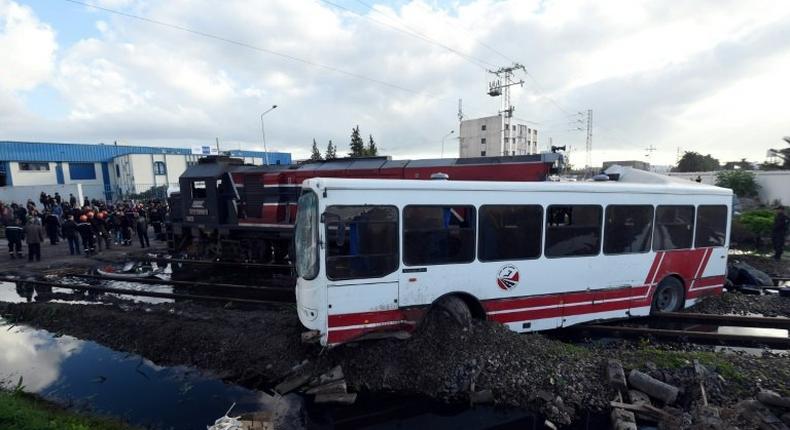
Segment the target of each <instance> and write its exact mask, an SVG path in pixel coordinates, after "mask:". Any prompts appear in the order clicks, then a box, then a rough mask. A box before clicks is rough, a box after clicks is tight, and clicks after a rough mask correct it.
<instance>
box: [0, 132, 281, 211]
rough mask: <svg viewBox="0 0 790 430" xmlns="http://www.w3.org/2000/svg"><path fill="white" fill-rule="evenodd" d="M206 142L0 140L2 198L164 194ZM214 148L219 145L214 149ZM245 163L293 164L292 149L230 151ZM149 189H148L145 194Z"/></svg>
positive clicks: (115, 197)
mask: <svg viewBox="0 0 790 430" xmlns="http://www.w3.org/2000/svg"><path fill="white" fill-rule="evenodd" d="M207 148H208V147H198V150H195V149H193V148H166V147H150V146H127V145H104V144H71V143H41V142H12V141H0V201H4V202H12V201H15V202H18V203H23V202H25V201H27V200H28V199H31V200H33V201H34V202H37V201H38V195H39V193H41V192H42V191H43V192H45V193H47V194H51V195H54V193H55V192H58V193H59V194H60V195H61V196H62V197H64V198H68V195H69V194H74V195H75V196H76V197H77V198H78V199H79V200H80V201H82V200H83V199H84V198H85V197H87V198H89V199H99V200H108V201H113V200H118V199H124V198H128V197H135V196H141V195H142V196H143V197H149V196H150V195H154V194H155V196H157V197H162V196H164V195H165V194H166V192H167V190H168V188H173V187H177V186H178V177H179V176H181V174H182V173H184V170H186V168H187V167H188V166H190V165H192V164H195V163H197V160H198V159H199V158H200V157H202V156H204V155H203V154H211V153H212V151H210V150H208V149H207ZM213 153H214V154H216V151H213ZM227 155H230V156H232V157H236V158H241V159H243V160H244V162H245V163H247V164H254V165H261V164H264V162H265V161H264V160H266V159H267V158H268V161H269V163H270V164H290V163H291V154H289V153H282V152H270V153H268V156H267V154H266V153H264V152H259V151H242V150H232V151H228V152H227ZM146 193H147V194H146Z"/></svg>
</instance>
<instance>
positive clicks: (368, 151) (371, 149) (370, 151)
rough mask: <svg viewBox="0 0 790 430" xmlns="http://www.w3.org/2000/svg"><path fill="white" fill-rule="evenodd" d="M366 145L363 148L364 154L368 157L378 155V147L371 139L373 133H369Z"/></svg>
mask: <svg viewBox="0 0 790 430" xmlns="http://www.w3.org/2000/svg"><path fill="white" fill-rule="evenodd" d="M369 136H370V137H369V140H368V147H367V148H365V155H367V156H368V157H375V156H376V155H379V149H378V148H377V147H376V142H374V141H373V135H372V134H371V135H369Z"/></svg>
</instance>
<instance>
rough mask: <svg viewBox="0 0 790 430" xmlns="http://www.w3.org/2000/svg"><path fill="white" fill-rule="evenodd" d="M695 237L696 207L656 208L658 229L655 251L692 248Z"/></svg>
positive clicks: (656, 228) (655, 234) (655, 235)
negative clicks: (692, 239) (693, 237)
mask: <svg viewBox="0 0 790 430" xmlns="http://www.w3.org/2000/svg"><path fill="white" fill-rule="evenodd" d="M693 235H694V206H659V207H657V208H656V227H655V232H654V233H653V236H654V239H653V249H654V250H656V251H666V250H670V249H687V248H691V238H692V236H693Z"/></svg>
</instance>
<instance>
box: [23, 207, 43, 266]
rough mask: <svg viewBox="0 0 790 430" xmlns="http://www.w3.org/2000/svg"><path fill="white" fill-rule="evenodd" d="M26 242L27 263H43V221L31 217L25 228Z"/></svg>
mask: <svg viewBox="0 0 790 430" xmlns="http://www.w3.org/2000/svg"><path fill="white" fill-rule="evenodd" d="M24 232H25V241H26V242H27V261H33V259H35V260H36V261H41V242H43V241H44V228H43V227H41V220H40V219H38V218H36V217H31V218H30V219H29V220H28V221H27V224H26V225H25V228H24Z"/></svg>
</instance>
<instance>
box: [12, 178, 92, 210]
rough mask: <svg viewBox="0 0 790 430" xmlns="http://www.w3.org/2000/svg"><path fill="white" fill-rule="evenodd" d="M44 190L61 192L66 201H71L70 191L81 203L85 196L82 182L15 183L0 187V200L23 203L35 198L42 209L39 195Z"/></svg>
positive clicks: (53, 193) (53, 192) (52, 192)
mask: <svg viewBox="0 0 790 430" xmlns="http://www.w3.org/2000/svg"><path fill="white" fill-rule="evenodd" d="M42 191H43V192H45V193H47V194H50V195H53V196H54V195H55V193H56V192H57V193H60V196H61V197H62V198H63V200H65V201H69V193H72V194H74V197H76V198H77V199H78V200H79V201H80V203H81V202H82V200H83V198H84V196H85V195H84V194H83V190H82V185H80V184H63V185H57V184H49V185H14V186H12V187H0V201H2V202H3V203H6V204H11V203H18V204H21V205H23V204H25V203H27V201H28V199H29V200H33V202H34V203H35V204H36V207H37V208H39V209H41V203H40V202H39V201H38V197H39V195H40V194H41V192H42ZM96 196H97V197H98V196H99V195H98V194H97V195H96Z"/></svg>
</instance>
